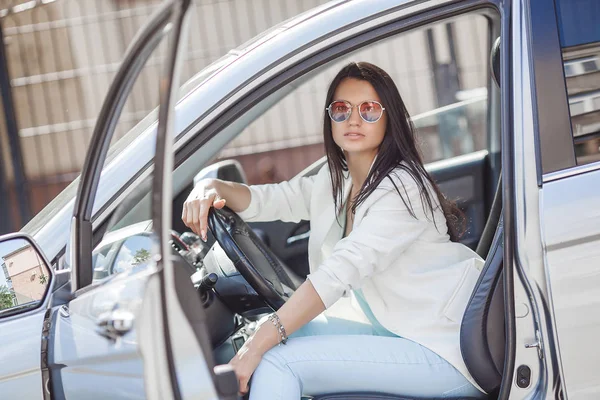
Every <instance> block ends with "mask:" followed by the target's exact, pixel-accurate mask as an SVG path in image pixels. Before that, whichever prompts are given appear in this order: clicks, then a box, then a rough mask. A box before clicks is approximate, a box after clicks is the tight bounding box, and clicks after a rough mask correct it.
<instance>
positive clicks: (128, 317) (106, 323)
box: [96, 309, 135, 340]
mask: <svg viewBox="0 0 600 400" xmlns="http://www.w3.org/2000/svg"><path fill="white" fill-rule="evenodd" d="M134 322H135V317H134V315H133V313H132V312H131V311H127V310H119V309H117V310H113V311H108V312H106V313H103V314H100V316H99V317H98V321H97V322H96V323H97V325H98V333H99V334H100V335H102V336H104V337H106V338H109V339H112V340H117V338H119V337H121V336H123V335H125V334H126V333H127V332H129V331H131V330H132V329H133V325H134Z"/></svg>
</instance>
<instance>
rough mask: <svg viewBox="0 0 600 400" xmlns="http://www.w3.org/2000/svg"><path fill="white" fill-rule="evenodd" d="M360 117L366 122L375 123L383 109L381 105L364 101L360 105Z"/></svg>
mask: <svg viewBox="0 0 600 400" xmlns="http://www.w3.org/2000/svg"><path fill="white" fill-rule="evenodd" d="M359 109H360V116H361V117H362V118H363V119H364V120H365V121H367V122H375V121H377V120H378V119H379V118H381V114H383V108H382V107H381V104H379V103H376V102H374V101H365V102H364V103H361V104H360V107H359Z"/></svg>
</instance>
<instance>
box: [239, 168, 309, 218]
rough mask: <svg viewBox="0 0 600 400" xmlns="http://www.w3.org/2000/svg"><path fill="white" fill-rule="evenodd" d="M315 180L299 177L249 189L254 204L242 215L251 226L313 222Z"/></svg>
mask: <svg viewBox="0 0 600 400" xmlns="http://www.w3.org/2000/svg"><path fill="white" fill-rule="evenodd" d="M314 180H315V176H310V177H298V178H294V179H291V180H290V181H284V182H281V183H275V184H267V185H252V186H248V189H249V190H250V204H249V205H248V208H246V209H245V210H244V211H242V212H239V213H238V215H239V216H240V217H241V218H242V219H244V220H245V221H249V222H263V221H275V220H282V221H284V222H299V221H300V220H309V219H310V196H311V193H312V188H313V184H314Z"/></svg>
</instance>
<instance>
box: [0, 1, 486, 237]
mask: <svg viewBox="0 0 600 400" xmlns="http://www.w3.org/2000/svg"><path fill="white" fill-rule="evenodd" d="M325 2H326V1H325V0H195V1H194V2H193V12H192V19H191V21H190V23H191V27H190V28H191V29H190V36H189V41H188V49H187V52H186V55H185V62H184V65H183V76H182V82H185V81H187V80H188V79H189V78H191V77H192V76H194V75H195V74H197V73H198V72H200V71H201V70H202V69H203V68H204V67H206V66H208V65H209V64H210V63H212V62H214V61H215V60H217V59H219V58H220V57H222V56H223V55H225V54H226V53H227V52H228V51H229V50H231V49H233V48H236V47H238V46H240V45H241V44H242V43H244V42H245V41H247V40H248V39H250V38H252V37H254V36H256V35H257V34H259V33H260V32H262V31H264V30H266V29H268V28H270V27H272V26H274V25H276V24H277V23H279V22H282V21H284V20H286V19H288V18H291V17H293V16H295V15H297V14H299V13H301V12H304V11H306V10H309V9H311V8H314V7H316V6H319V5H321V4H324V3H325ZM159 4H160V1H159V0H31V1H26V0H2V1H1V2H0V39H1V41H0V90H2V107H1V112H0V157H1V159H0V193H1V196H0V201H1V203H0V233H4V232H8V231H12V230H16V229H19V228H21V227H22V226H23V225H24V224H25V223H26V222H27V221H28V220H29V219H30V218H31V217H32V216H33V215H35V214H36V213H37V212H38V211H39V210H41V209H42V208H43V207H44V206H45V205H46V204H47V203H48V202H49V201H50V200H52V199H53V198H54V197H55V196H56V195H57V194H58V193H60V191H61V190H62V189H63V188H64V187H65V186H66V185H68V184H69V183H70V182H72V180H73V179H74V178H76V177H77V175H78V174H79V172H80V169H81V166H82V164H83V161H84V157H85V155H86V152H87V147H88V143H89V140H90V137H91V135H92V130H93V127H94V124H95V118H96V116H97V115H98V113H99V110H100V107H101V105H102V101H103V100H104V96H105V94H106V92H107V90H108V87H109V85H110V82H111V80H112V78H113V77H114V75H115V73H116V71H117V69H118V67H119V63H120V62H121V59H122V56H123V54H124V52H125V50H126V48H127V46H128V44H129V43H131V41H132V39H133V37H134V35H135V33H136V32H137V31H138V29H139V28H140V27H141V26H142V25H143V24H144V22H145V21H146V20H147V18H148V17H149V15H150V14H151V13H152V12H153V11H154V10H156V8H157V7H158V5H159ZM489 40H490V38H489V37H488V30H487V20H486V19H485V18H484V17H481V16H469V17H462V18H461V19H459V20H457V21H455V22H452V23H444V24H437V25H435V26H433V27H429V28H423V29H421V30H417V31H415V32H411V33H409V34H406V35H399V36H398V37H397V38H395V39H393V40H391V41H385V42H383V43H381V44H375V45H373V46H372V47H369V48H368V49H366V50H365V53H364V54H365V55H367V54H368V58H369V60H373V62H375V63H376V64H377V65H379V66H380V67H382V68H383V69H385V70H386V71H388V72H389V73H390V75H392V77H393V78H394V80H395V82H396V84H397V85H398V87H399V89H400V92H401V94H402V96H403V98H404V100H405V102H406V104H407V107H408V110H409V112H410V113H411V115H413V116H415V115H418V116H419V118H418V121H417V126H418V129H419V133H420V138H421V139H422V140H423V142H424V143H423V155H424V158H425V160H426V161H433V160H439V159H442V158H447V157H451V156H454V155H459V154H464V153H468V152H471V151H474V150H477V149H482V148H484V147H485V141H486V137H485V136H486V135H485V131H486V129H485V126H480V125H484V124H485V121H486V118H483V117H474V115H475V114H477V115H479V114H481V113H485V112H486V109H485V107H483V108H482V107H480V106H478V104H484V105H485V98H486V95H487V92H486V84H487V82H489V80H488V73H489V72H488V71H489V68H488V63H489V60H488V59H489V52H488V50H487V49H488V47H489ZM164 54H165V53H164V47H163V48H159V49H158V51H157V52H156V54H155V56H153V57H152V58H151V59H150V60H149V62H148V64H147V65H146V67H145V69H144V72H143V73H142V75H141V76H140V78H139V79H138V81H137V83H136V86H135V87H134V89H133V92H132V95H131V96H130V99H129V100H128V103H127V105H126V106H125V109H124V112H123V115H122V116H121V118H120V122H119V126H118V130H117V134H116V136H117V137H116V138H115V140H118V138H119V137H121V136H122V135H123V134H124V133H126V132H127V131H128V130H129V129H131V128H132V127H133V126H135V125H136V124H137V123H138V122H139V121H140V120H141V119H142V118H143V117H145V116H146V115H147V114H148V113H149V112H151V111H152V110H154V109H155V107H156V106H157V104H158V85H157V76H158V74H159V72H160V71H159V67H160V64H161V60H162V58H163V57H164ZM361 54H362V53H358V54H355V55H353V58H352V60H355V61H360V60H361ZM344 62H347V60H342V61H340V63H337V64H336V65H335V66H334V67H332V68H331V69H330V70H329V71H328V73H326V74H324V75H320V76H319V77H317V78H316V79H313V80H311V81H310V82H308V83H307V84H305V85H302V86H301V87H299V88H298V90H296V92H294V93H293V95H292V96H288V98H286V99H284V100H283V101H281V102H280V103H278V104H277V105H276V107H274V108H273V109H271V110H269V111H268V112H267V113H265V114H264V115H263V116H262V117H260V118H259V119H258V120H256V121H254V122H253V123H252V124H251V125H250V126H248V127H247V128H246V130H245V131H244V132H243V133H242V134H241V135H239V136H238V137H237V138H236V139H235V140H233V141H232V142H231V143H230V144H229V145H228V146H227V147H226V148H225V149H224V150H223V151H222V153H221V154H220V156H219V158H236V159H238V160H239V161H240V162H241V163H242V165H243V166H244V168H245V170H246V174H247V177H248V180H249V182H250V183H265V182H273V181H281V180H283V179H288V178H290V177H292V176H293V175H294V174H296V173H297V172H298V171H299V170H301V169H302V168H304V167H305V166H306V165H307V163H308V162H309V161H312V160H316V159H318V158H319V157H321V156H322V155H323V154H324V152H323V146H322V138H321V124H322V119H315V118H310V117H309V118H306V117H304V116H303V115H302V109H303V107H304V105H306V104H309V105H311V106H314V107H315V108H316V109H318V110H323V109H324V107H325V104H322V103H324V97H325V93H326V89H327V86H328V83H329V80H330V79H331V78H332V77H333V75H334V74H335V73H336V72H337V69H338V68H339V67H341V65H342V64H343V63H344ZM299 105H301V106H299ZM457 105H458V106H457ZM459 106H460V107H459ZM441 107H447V108H448V110H447V111H448V112H447V113H444V118H443V120H438V119H437V118H438V117H435V118H433V117H431V116H430V115H428V113H430V112H431V111H432V110H435V109H439V108H441ZM281 108H283V110H282V109H281ZM467 127H468V134H466V133H465V132H467ZM300 128H301V129H300ZM276 165H277V168H275V166H276ZM282 166H284V167H282Z"/></svg>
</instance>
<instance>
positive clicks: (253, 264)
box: [208, 207, 302, 311]
mask: <svg viewBox="0 0 600 400" xmlns="http://www.w3.org/2000/svg"><path fill="white" fill-rule="evenodd" d="M208 226H209V228H210V230H211V232H212V233H213V235H214V236H215V238H216V240H217V242H218V243H219V245H220V246H221V248H222V249H223V251H224V252H225V254H226V255H227V257H228V258H229V259H230V260H231V262H233V265H234V266H235V268H236V269H237V270H238V272H239V273H240V274H241V275H242V276H243V277H244V279H246V281H247V282H248V283H249V284H250V286H252V288H253V289H254V290H255V291H256V293H258V295H259V296H260V297H261V298H262V299H263V300H264V301H265V302H266V303H267V305H268V306H269V307H271V308H272V309H273V310H274V311H276V310H278V309H279V307H281V306H282V305H283V304H284V303H285V302H286V301H287V299H288V298H289V297H290V296H291V295H292V294H293V292H294V291H295V290H296V289H297V288H298V286H300V285H301V284H302V280H301V279H300V278H299V277H298V276H297V275H296V274H295V273H294V272H293V271H292V270H291V269H290V268H289V267H287V266H286V265H285V264H284V263H283V262H282V261H281V260H279V258H277V256H276V255H275V253H273V251H271V249H270V248H269V247H268V246H267V245H265V244H264V243H263V242H262V241H261V240H260V239H259V237H258V235H256V233H254V231H253V230H252V228H250V226H248V224H247V223H246V222H245V221H244V220H243V219H242V218H240V216H239V215H237V214H236V213H235V212H234V211H232V210H231V209H229V208H227V207H223V208H222V209H215V208H212V207H211V209H210V211H209V214H208Z"/></svg>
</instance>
